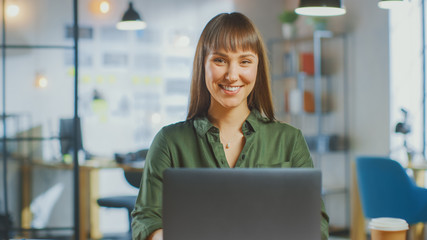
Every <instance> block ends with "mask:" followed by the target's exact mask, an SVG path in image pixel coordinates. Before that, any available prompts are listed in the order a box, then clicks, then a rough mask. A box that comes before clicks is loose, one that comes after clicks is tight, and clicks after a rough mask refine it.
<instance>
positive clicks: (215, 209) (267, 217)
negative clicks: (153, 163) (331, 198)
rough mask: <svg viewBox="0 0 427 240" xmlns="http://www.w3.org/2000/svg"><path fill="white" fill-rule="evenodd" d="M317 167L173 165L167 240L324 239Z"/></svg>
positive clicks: (167, 187) (168, 180)
mask: <svg viewBox="0 0 427 240" xmlns="http://www.w3.org/2000/svg"><path fill="white" fill-rule="evenodd" d="M320 206H321V173H320V170H317V169H306V168H293V169H281V168H280V169H277V168H276V169H255V168H245V169H242V168H241V169H238V168H235V169H214V168H203V169H201V168H195V169H184V168H177V169H168V170H166V171H165V172H164V187H163V228H164V230H163V231H164V239H165V240H184V239H185V240H189V239H190V240H192V239H195V240H196V239H203V240H218V239H221V240H231V239H233V240H240V239H244V240H252V239H253V240H255V239H256V240H259V239H269V240H274V239H320Z"/></svg>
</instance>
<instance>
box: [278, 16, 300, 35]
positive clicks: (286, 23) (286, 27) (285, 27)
mask: <svg viewBox="0 0 427 240" xmlns="http://www.w3.org/2000/svg"><path fill="white" fill-rule="evenodd" d="M297 19H298V14H296V13H295V12H294V11H291V10H285V11H283V12H282V13H281V14H280V15H279V20H280V22H281V23H282V34H283V37H284V38H285V39H290V38H294V37H295V36H296V26H295V21H296V20H297Z"/></svg>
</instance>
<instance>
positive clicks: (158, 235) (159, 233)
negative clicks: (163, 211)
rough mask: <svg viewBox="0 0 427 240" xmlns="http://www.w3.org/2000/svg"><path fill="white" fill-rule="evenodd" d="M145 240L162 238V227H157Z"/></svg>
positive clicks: (159, 239)
mask: <svg viewBox="0 0 427 240" xmlns="http://www.w3.org/2000/svg"><path fill="white" fill-rule="evenodd" d="M147 240H163V229H157V230H156V231H154V232H153V233H152V234H150V236H148V238H147Z"/></svg>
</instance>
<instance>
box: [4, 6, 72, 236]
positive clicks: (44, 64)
mask: <svg viewBox="0 0 427 240" xmlns="http://www.w3.org/2000/svg"><path fill="white" fill-rule="evenodd" d="M1 3H2V5H1V6H2V47H1V49H2V55H1V56H2V57H1V61H2V67H1V76H2V84H1V96H2V105H1V112H2V128H1V133H2V136H3V137H2V165H1V172H2V174H1V176H2V177H1V182H2V184H1V187H0V189H1V190H0V192H1V195H0V205H1V207H2V208H1V210H0V213H1V215H2V223H1V224H0V225H2V228H0V230H1V231H2V238H3V237H4V238H46V237H49V238H50V237H53V238H57V237H58V238H59V237H62V236H73V235H74V231H76V232H78V227H77V228H75V227H74V226H78V223H76V222H75V220H76V219H78V217H75V215H76V213H78V211H74V210H75V209H76V208H78V206H77V205H76V203H78V201H75V199H77V198H78V191H77V188H76V187H77V183H78V182H77V180H76V179H77V177H78V176H77V174H78V171H76V170H74V171H73V164H72V162H70V167H69V168H68V169H62V168H58V169H55V171H52V167H50V166H49V167H48V165H44V163H52V166H54V165H53V163H62V162H63V156H62V154H61V152H60V144H59V143H60V138H59V119H61V118H71V119H73V118H75V117H77V109H76V107H77V105H76V104H75V101H76V99H77V91H75V90H76V89H77V88H76V86H77V85H76V84H77V77H76V76H77V73H78V68H77V64H76V62H75V61H74V56H75V55H76V54H77V52H78V51H77V38H76V39H75V38H74V34H73V29H74V26H75V25H76V23H77V14H76V12H75V11H74V9H76V7H77V1H73V0H61V1H56V0H36V1H30V0H19V1H13V0H3V1H1ZM67 28H68V30H69V29H71V37H67V35H66V31H67ZM69 56H71V62H72V64H71V65H67V64H66V63H67V57H69ZM63 141H68V142H71V143H74V141H75V140H73V138H72V137H69V138H68V139H63ZM73 156H77V154H73V153H71V159H73ZM76 160H77V159H76ZM74 165H75V164H74ZM6 218H8V219H9V220H5V219H6ZM77 238H78V237H77Z"/></svg>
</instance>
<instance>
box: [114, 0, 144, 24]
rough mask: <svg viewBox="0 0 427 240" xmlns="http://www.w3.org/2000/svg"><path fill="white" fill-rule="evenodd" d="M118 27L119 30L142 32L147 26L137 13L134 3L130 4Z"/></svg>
mask: <svg viewBox="0 0 427 240" xmlns="http://www.w3.org/2000/svg"><path fill="white" fill-rule="evenodd" d="M116 27H117V29H119V30H141V29H144V28H146V27H147V24H146V23H145V22H144V21H143V20H142V19H141V17H140V16H139V14H138V12H136V11H135V9H134V8H133V4H132V2H129V8H128V10H126V12H125V13H124V14H123V17H122V20H121V21H120V22H119V23H117V25H116Z"/></svg>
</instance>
